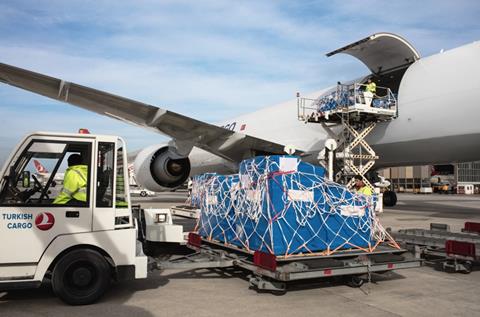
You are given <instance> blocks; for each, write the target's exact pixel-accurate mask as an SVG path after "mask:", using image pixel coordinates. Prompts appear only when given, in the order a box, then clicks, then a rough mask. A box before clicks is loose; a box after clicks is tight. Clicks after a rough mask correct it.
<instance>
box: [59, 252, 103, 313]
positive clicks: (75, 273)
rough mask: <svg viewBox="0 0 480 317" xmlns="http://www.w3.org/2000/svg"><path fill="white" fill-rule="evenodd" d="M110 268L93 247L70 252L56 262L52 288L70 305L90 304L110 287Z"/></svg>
mask: <svg viewBox="0 0 480 317" xmlns="http://www.w3.org/2000/svg"><path fill="white" fill-rule="evenodd" d="M111 275H112V274H111V269H110V265H109V264H108V262H107V261H106V260H105V258H104V257H103V256H102V255H101V254H100V253H98V252H97V251H94V250H88V249H80V250H74V251H72V252H69V253H68V254H67V255H65V256H64V257H62V258H61V259H60V261H58V263H57V264H56V265H55V268H54V270H53V275H52V288H53V291H54V292H55V294H56V295H57V296H58V297H60V299H61V300H63V301H64V302H65V303H67V304H70V305H88V304H91V303H94V302H95V301H96V300H98V299H99V298H100V297H101V296H102V295H103V294H104V293H105V291H106V290H107V289H108V286H109V284H110V280H111Z"/></svg>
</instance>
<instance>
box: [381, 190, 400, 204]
mask: <svg viewBox="0 0 480 317" xmlns="http://www.w3.org/2000/svg"><path fill="white" fill-rule="evenodd" d="M396 204H397V194H396V193H395V192H394V191H391V190H387V191H386V192H384V193H383V205H384V206H386V207H393V206H395V205H396Z"/></svg>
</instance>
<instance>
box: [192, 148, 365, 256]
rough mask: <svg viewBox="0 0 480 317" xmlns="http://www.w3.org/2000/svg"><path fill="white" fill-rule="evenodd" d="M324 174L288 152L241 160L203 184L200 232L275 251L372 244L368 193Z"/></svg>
mask: <svg viewBox="0 0 480 317" xmlns="http://www.w3.org/2000/svg"><path fill="white" fill-rule="evenodd" d="M324 176H325V169H324V168H322V167H319V166H315V165H312V164H308V163H305V162H301V161H300V160H299V158H297V157H293V156H260V157H255V158H253V159H249V160H245V161H243V162H242V163H241V164H240V170H239V174H238V176H237V175H235V176H219V175H216V176H214V177H213V178H212V179H211V182H210V184H209V185H208V186H206V187H205V188H204V191H205V192H206V193H208V194H207V195H205V197H204V202H202V204H201V206H202V208H201V217H200V220H199V234H200V235H202V236H203V237H205V238H208V239H214V240H218V241H221V242H225V243H229V244H234V245H237V246H238V247H240V248H245V249H247V250H258V251H262V252H267V253H271V254H275V255H290V254H298V253H315V252H321V251H327V252H331V251H335V250H338V249H350V248H369V247H371V246H372V244H373V243H374V241H373V238H372V236H373V235H372V228H373V225H374V222H373V216H374V214H372V213H373V207H372V205H371V199H370V198H368V197H366V196H363V195H360V194H356V193H354V192H351V191H349V190H348V189H347V188H346V187H344V186H342V185H339V184H336V183H333V182H329V181H328V180H326V179H325V177H324ZM213 193H215V195H217V197H218V198H216V199H213V200H212V198H208V197H211V195H212V194H213ZM227 196H228V198H227ZM207 202H208V203H207Z"/></svg>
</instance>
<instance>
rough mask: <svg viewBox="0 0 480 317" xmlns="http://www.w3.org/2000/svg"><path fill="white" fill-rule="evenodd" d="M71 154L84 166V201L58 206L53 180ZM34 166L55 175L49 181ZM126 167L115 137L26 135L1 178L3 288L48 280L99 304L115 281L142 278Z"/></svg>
mask: <svg viewBox="0 0 480 317" xmlns="http://www.w3.org/2000/svg"><path fill="white" fill-rule="evenodd" d="M72 154H78V155H80V156H81V158H82V164H83V165H85V166H86V167H87V173H86V174H87V175H86V178H87V179H86V182H87V186H86V188H85V190H86V201H75V200H71V201H68V202H66V203H62V204H58V203H54V201H55V198H56V197H57V196H58V195H59V194H60V192H61V191H62V184H61V183H59V182H55V181H54V179H55V176H56V175H57V176H58V174H60V173H62V172H64V171H65V169H66V168H67V159H68V157H69V156H70V155H72ZM34 161H37V162H38V161H39V162H41V164H42V165H44V166H46V167H47V168H48V169H49V170H51V174H50V175H49V177H48V179H47V180H46V182H40V181H39V177H38V176H37V175H36V172H35V164H34ZM126 163H127V157H126V147H125V142H124V141H123V140H122V139H121V138H120V137H117V136H104V135H92V134H64V133H62V134H60V133H46V132H37V133H33V134H31V135H28V136H27V137H25V138H24V139H23V141H21V142H20V144H19V145H18V146H17V148H16V149H15V150H14V151H13V152H12V154H11V155H10V157H9V158H8V159H7V161H6V163H5V165H4V167H3V169H2V170H1V174H0V176H1V178H0V239H1V241H2V242H3V243H2V246H1V252H0V289H11V288H31V287H37V286H39V285H40V284H41V282H42V280H43V279H44V278H45V277H49V278H50V279H51V282H52V287H53V290H54V292H55V294H56V295H57V296H58V297H60V298H61V299H62V300H63V301H65V302H67V303H69V304H74V305H75V304H77V305H78V304H89V303H92V302H94V301H96V300H97V299H98V298H99V297H100V296H101V295H102V294H103V293H104V292H105V291H106V290H107V288H108V286H109V283H110V282H111V280H123V279H134V278H145V277H146V276H147V257H146V256H145V255H144V254H143V252H142V248H141V245H140V246H139V244H138V243H137V227H136V220H135V219H134V217H133V216H132V209H131V202H130V195H129V186H128V173H127V164H126ZM57 179H58V177H57Z"/></svg>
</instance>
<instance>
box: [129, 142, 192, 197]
mask: <svg viewBox="0 0 480 317" xmlns="http://www.w3.org/2000/svg"><path fill="white" fill-rule="evenodd" d="M133 168H134V171H135V177H136V180H137V183H138V184H139V185H141V186H143V187H144V188H146V189H149V190H151V191H154V192H160V191H166V190H169V189H172V188H175V187H178V186H180V185H182V184H183V183H184V182H185V181H186V180H187V178H188V176H189V175H190V160H189V159H188V157H185V156H182V155H180V154H178V151H177V149H176V148H175V147H172V146H169V145H166V144H162V145H154V146H150V147H148V148H146V149H144V150H142V151H141V152H140V153H139V154H138V155H137V157H136V158H135V162H134V164H133Z"/></svg>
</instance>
